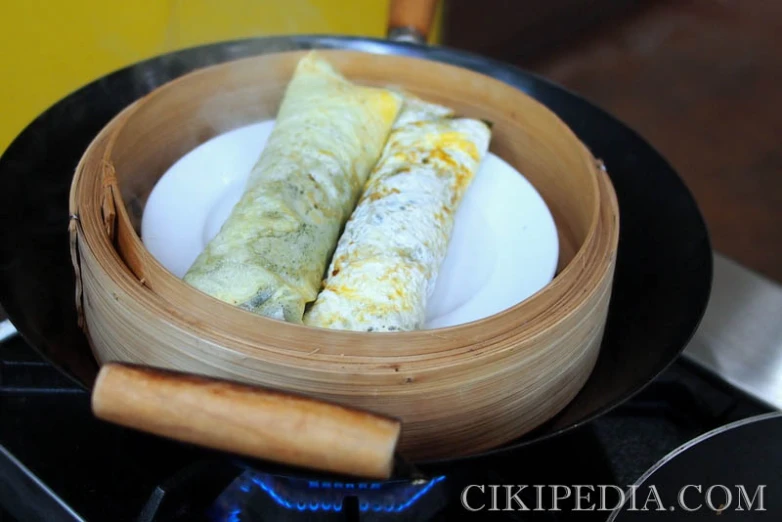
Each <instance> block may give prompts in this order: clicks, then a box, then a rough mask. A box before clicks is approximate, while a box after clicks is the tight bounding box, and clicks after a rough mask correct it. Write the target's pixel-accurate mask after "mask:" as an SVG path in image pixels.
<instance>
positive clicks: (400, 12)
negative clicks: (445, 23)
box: [387, 0, 440, 44]
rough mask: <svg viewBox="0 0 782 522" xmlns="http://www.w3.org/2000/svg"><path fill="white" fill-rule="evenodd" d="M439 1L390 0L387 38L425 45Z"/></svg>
mask: <svg viewBox="0 0 782 522" xmlns="http://www.w3.org/2000/svg"><path fill="white" fill-rule="evenodd" d="M439 1H440V0H391V5H390V10H389V14H388V31H387V37H388V38H389V39H390V40H396V41H409V42H414V43H418V44H426V42H427V40H428V39H429V34H430V33H431V31H432V25H433V23H434V16H435V12H436V11H437V4H438V2H439Z"/></svg>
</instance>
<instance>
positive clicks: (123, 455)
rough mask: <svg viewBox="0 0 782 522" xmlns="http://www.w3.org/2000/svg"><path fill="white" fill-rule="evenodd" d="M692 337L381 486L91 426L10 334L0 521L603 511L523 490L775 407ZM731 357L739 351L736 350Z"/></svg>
mask: <svg viewBox="0 0 782 522" xmlns="http://www.w3.org/2000/svg"><path fill="white" fill-rule="evenodd" d="M725 263H727V261H724V260H718V263H717V267H718V270H717V273H716V274H717V276H718V277H717V279H715V287H714V290H713V297H712V302H713V303H716V304H715V305H714V306H712V304H710V308H709V310H707V314H706V317H705V319H704V325H705V326H702V328H704V327H705V328H710V329H713V327H714V325H715V324H721V322H720V321H718V320H717V319H719V318H715V316H714V314H715V313H725V311H724V306H723V304H724V303H723V301H724V300H725V292H724V290H725V289H730V291H731V292H734V293H735V292H736V288H735V284H734V283H735V280H736V278H735V277H734V276H735V274H734V276H731V275H730V274H731V273H733V272H731V271H732V270H734V268H735V267H734V266H733V265H728V264H725ZM728 279H730V281H728ZM729 282H730V284H728V283H729ZM745 286H746V285H745ZM773 291H775V292H776V291H777V289H776V288H775V289H774V290H773ZM764 295H766V294H764ZM779 295H782V293H780V294H779ZM744 297H745V298H746V294H744ZM734 301H735V300H734V299H733V298H731V301H730V302H734ZM753 317H756V316H753ZM732 328H736V325H733V326H732ZM757 328H760V326H758V327H757ZM761 330H762V328H761ZM753 331H759V330H753ZM711 333H713V332H711ZM702 337H703V335H701V336H700V337H699V335H698V334H696V338H695V339H694V340H693V348H688V349H687V350H685V353H684V355H683V356H682V357H681V358H679V359H678V360H677V361H676V362H675V363H674V364H672V365H671V366H670V367H669V368H668V369H667V370H666V371H665V372H664V373H663V374H662V375H660V376H659V377H658V378H657V379H656V380H655V381H654V382H652V383H651V384H650V385H649V386H648V387H646V388H645V389H644V390H643V391H642V392H641V393H640V394H638V395H636V396H635V397H634V398H632V399H631V400H629V401H628V402H626V403H625V404H624V405H622V406H621V407H619V408H617V409H615V410H614V411H613V412H611V413H609V414H608V415H606V416H603V417H601V418H599V419H597V420H595V421H593V422H591V423H588V424H585V425H583V426H581V427H580V428H578V429H576V430H573V431H571V432H569V433H566V434H565V435H563V436H561V437H558V438H553V439H549V440H546V441H543V442H541V443H540V444H537V445H535V446H533V447H529V448H522V449H521V450H518V451H517V452H515V453H514V454H512V456H510V457H508V456H503V457H502V458H486V459H478V460H476V461H475V462H470V463H468V464H465V465H461V466H459V467H453V468H451V469H443V470H442V471H441V472H438V474H436V475H432V476H427V477H423V478H421V479H418V480H410V481H398V482H382V483H380V482H370V481H358V482H347V481H342V482H337V481H332V480H320V479H316V478H310V479H302V478H297V477H291V476H285V475H277V474H275V473H274V472H269V471H268V470H267V468H265V467H264V468H263V469H253V468H248V467H246V464H242V463H240V462H238V461H234V460H232V459H231V458H230V457H227V456H225V455H223V454H220V453H216V452H210V451H207V450H203V449H201V448H197V447H192V446H188V445H184V444H180V443H175V442H172V441H167V440H163V439H160V438H157V437H153V436H150V435H146V434H144V433H139V432H136V431H133V430H128V429H123V428H120V427H117V426H114V425H110V424H107V423H104V422H102V421H99V420H97V419H95V418H94V417H93V416H92V414H91V411H90V400H89V394H88V392H86V391H84V390H82V388H80V387H79V386H78V385H76V384H74V383H73V382H71V381H70V380H69V379H68V378H66V377H65V376H63V375H62V374H61V373H59V372H58V370H57V369H56V368H55V367H53V366H52V365H51V364H49V363H48V362H46V361H44V360H43V359H41V358H40V357H39V356H38V355H37V353H36V352H35V351H34V350H33V349H32V348H31V347H30V346H28V345H27V344H26V343H25V342H24V340H23V339H22V338H20V337H11V338H10V339H9V340H6V341H5V342H4V343H3V345H2V346H0V419H2V421H1V422H0V522H6V521H9V522H10V521H17V520H18V521H20V522H27V521H47V522H57V521H82V520H84V521H90V522H91V521H104V520H106V521H112V522H122V521H139V522H153V521H155V522H158V521H214V522H218V521H246V522H251V521H290V522H295V521H315V520H322V521H364V522H369V521H377V522H381V521H391V520H400V521H402V520H408V521H412V520H415V521H429V520H432V521H445V520H453V519H454V518H455V517H456V515H457V514H458V515H459V516H462V517H468V518H471V519H475V520H485V519H487V518H489V519H491V520H509V521H510V520H528V521H536V520H540V521H569V520H579V521H591V520H605V519H606V518H607V516H608V513H606V512H605V511H578V510H574V509H573V507H574V504H573V500H574V499H573V498H564V499H560V501H559V502H558V505H557V506H556V507H558V509H559V510H558V511H554V510H551V509H545V508H544V507H543V506H542V505H541V504H540V503H536V499H535V498H534V497H535V495H538V492H539V489H540V488H542V487H546V488H551V487H552V485H577V484H583V485H588V484H591V485H602V486H605V487H607V486H611V485H613V486H616V487H618V488H622V489H624V488H626V487H627V486H629V485H631V484H633V483H634V482H635V481H636V480H637V479H638V478H639V477H640V476H641V475H643V473H644V472H645V471H647V470H648V469H649V468H650V467H652V466H653V465H654V464H655V463H656V462H658V461H659V460H660V459H661V458H663V457H664V456H665V455H666V454H668V453H669V452H671V451H672V450H674V449H676V448H677V447H679V446H681V445H682V444H684V443H686V442H688V441H690V440H692V439H693V438H695V437H697V436H698V435H701V434H703V433H705V432H708V431H710V430H712V429H714V428H717V427H719V426H723V425H725V424H728V423H730V422H733V421H736V420H740V419H745V418H749V417H752V416H756V415H760V414H763V413H767V412H770V411H773V410H774V409H775V404H774V401H773V400H763V399H764V397H761V396H759V395H757V394H753V393H748V392H747V390H749V391H752V390H751V389H750V387H749V386H746V385H742V383H741V381H740V379H738V378H737V377H736V375H738V374H737V373H736V372H735V371H734V372H733V374H731V373H730V371H726V372H721V371H719V368H717V367H716V366H714V365H713V364H712V366H711V367H709V364H708V361H709V360H712V361H717V360H724V357H725V354H722V356H720V353H716V354H715V353H712V354H711V355H710V356H709V352H708V350H707V347H708V346H711V347H717V349H719V348H720V347H722V349H724V348H725V345H724V343H722V344H721V343H719V342H714V339H711V342H705V341H704V340H703V338H702ZM747 353H750V354H751V352H747ZM743 358H744V359H745V360H748V359H750V357H749V356H748V355H747V354H746V353H745V356H744V357H743ZM766 361H767V362H768V361H769V359H768V358H766ZM720 374H722V375H720ZM729 381H730V384H729V383H728V382H729ZM765 399H768V398H767V397H766V398H765ZM772 399H773V397H772ZM522 485H524V486H526V487H524V488H520V486H522ZM506 488H511V489H512V490H513V491H514V492H515V493H516V494H517V496H516V499H514V502H518V501H520V502H522V503H523V504H524V505H526V506H531V505H534V506H535V508H536V509H537V510H534V509H533V510H527V511H523V510H519V509H511V510H507V509H506V508H507V507H508V506H507V502H508V501H507V497H506V496H503V495H502V494H501V493H503V492H504V491H506ZM548 491H550V489H549V490H548ZM498 492H499V493H500V494H499V495H498ZM518 505H519V504H514V506H513V507H518ZM548 507H551V506H548Z"/></svg>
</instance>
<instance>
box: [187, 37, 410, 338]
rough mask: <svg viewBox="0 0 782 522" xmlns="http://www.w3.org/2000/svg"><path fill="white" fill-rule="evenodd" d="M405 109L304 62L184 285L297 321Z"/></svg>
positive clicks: (314, 60)
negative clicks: (229, 207)
mask: <svg viewBox="0 0 782 522" xmlns="http://www.w3.org/2000/svg"><path fill="white" fill-rule="evenodd" d="M402 103H403V97H402V96H401V95H400V94H398V93H396V92H394V91H391V90H387V89H380V88H373V87H365V86H359V85H354V84H352V83H351V82H349V81H347V80H346V79H345V78H344V77H343V76H342V75H341V74H339V73H338V72H337V71H336V70H335V69H334V68H333V67H332V66H331V65H330V64H329V63H328V62H326V61H324V60H323V59H322V58H321V57H320V56H318V55H317V54H316V53H315V52H314V51H313V52H311V53H309V54H307V55H306V56H305V57H304V58H303V59H302V60H301V61H300V62H299V63H298V65H297V67H296V70H295V71H294V74H293V77H292V79H291V81H290V83H289V84H288V86H287V89H286V92H285V95H284V97H283V100H282V104H281V106H280V109H279V111H278V114H277V119H276V122H275V125H274V129H273V130H272V133H271V135H270V137H269V140H268V142H267V145H266V147H265V148H264V150H263V152H262V153H261V155H260V158H259V160H258V162H257V163H256V165H255V166H254V168H253V170H252V172H251V174H250V176H249V179H248V182H247V185H246V187H245V191H244V193H243V195H242V197H241V199H240V200H239V202H238V203H237V204H236V205H235V206H234V208H233V210H232V212H231V214H230V216H229V217H228V219H227V220H226V222H225V223H224V224H223V226H222V228H221V229H220V231H219V233H218V234H217V235H216V237H215V238H214V239H213V240H212V241H210V242H209V244H208V245H207V246H206V248H205V249H204V251H203V252H202V253H201V254H200V255H199V256H198V258H197V259H196V260H195V262H194V263H193V265H192V266H191V268H190V269H189V270H188V272H187V273H186V274H185V276H184V281H185V282H187V283H188V284H190V285H192V286H194V287H195V288H198V289H199V290H201V291H203V292H205V293H206V294H209V295H211V296H213V297H215V298H217V299H220V300H222V301H225V302H227V303H231V304H233V305H236V306H239V307H241V308H244V309H247V310H250V311H252V312H255V313H258V314H260V315H264V316H268V317H272V318H275V319H280V320H285V321H288V322H294V323H301V322H302V316H303V314H304V308H305V305H306V304H307V303H309V302H312V301H314V300H315V298H316V297H317V294H318V291H319V290H320V287H321V281H322V278H323V273H324V272H325V269H326V266H327V265H328V263H329V260H330V259H331V255H332V253H333V251H334V248H335V247H336V244H337V240H338V238H339V232H340V230H341V229H342V227H343V225H344V223H345V221H346V220H347V219H348V218H349V217H350V214H351V212H352V211H353V209H354V207H355V205H356V201H357V199H358V197H359V195H360V194H361V190H362V189H363V187H364V184H365V182H366V180H367V177H368V175H369V173H370V171H371V170H372V168H373V166H374V165H375V164H376V162H377V160H378V158H379V157H380V155H381V153H382V151H383V147H384V145H385V143H386V141H387V138H388V136H389V133H390V131H391V128H392V126H393V124H394V122H395V121H396V119H397V116H398V115H399V111H400V109H401V107H402Z"/></svg>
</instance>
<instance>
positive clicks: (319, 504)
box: [241, 476, 445, 513]
mask: <svg viewBox="0 0 782 522" xmlns="http://www.w3.org/2000/svg"><path fill="white" fill-rule="evenodd" d="M251 480H252V482H253V483H254V484H255V485H256V486H258V487H259V488H260V489H261V490H262V491H263V492H264V493H266V494H267V495H268V496H269V498H271V499H272V500H273V501H274V502H275V503H276V504H277V505H279V506H281V507H283V508H285V509H290V510H295V511H299V512H305V511H308V512H318V511H333V512H339V511H342V504H341V503H340V502H325V501H317V500H313V501H310V502H302V501H295V502H294V501H292V500H290V499H286V498H285V497H284V495H283V494H281V493H280V492H279V490H278V489H277V488H275V486H274V485H273V484H271V483H269V482H268V481H266V480H264V479H263V478H261V477H252V478H251ZM443 480H445V476H439V477H436V478H434V479H432V480H430V481H429V482H427V483H426V484H425V485H424V486H423V487H421V488H420V489H418V490H417V491H416V492H415V493H414V494H413V495H411V496H410V497H409V498H407V499H406V500H405V501H404V502H402V503H391V504H381V503H370V502H369V501H368V500H366V499H362V500H361V501H360V502H359V510H360V511H361V512H367V511H373V512H375V513H380V512H385V513H401V512H402V511H405V510H407V509H409V508H411V507H412V506H413V505H414V504H415V503H416V502H418V501H419V500H420V499H421V498H423V497H424V495H426V494H427V493H429V491H431V489H432V488H433V487H434V486H435V485H437V484H438V483H440V482H442V481H443ZM391 485H393V484H391ZM308 486H309V489H320V490H324V489H328V490H334V489H344V490H351V489H352V490H356V489H358V490H364V491H368V490H379V489H382V488H383V486H384V484H382V483H357V484H355V483H341V482H335V483H332V482H317V481H310V482H309V483H308ZM386 486H388V485H386ZM241 489H242V491H245V492H246V491H248V488H247V487H245V486H243V487H241Z"/></svg>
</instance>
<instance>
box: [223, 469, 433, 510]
mask: <svg viewBox="0 0 782 522" xmlns="http://www.w3.org/2000/svg"><path fill="white" fill-rule="evenodd" d="M444 481H445V476H438V477H435V478H433V479H431V480H416V481H391V482H332V481H319V480H305V479H297V478H291V477H283V476H275V475H270V474H265V473H260V472H257V471H253V470H247V471H245V472H244V473H242V474H241V475H240V476H239V477H238V478H236V479H235V480H234V481H233V482H232V483H231V484H230V485H229V486H228V488H226V489H225V491H223V493H222V494H221V495H220V496H219V497H218V499H217V500H216V502H215V504H214V506H213V507H212V509H211V510H210V515H211V516H210V520H211V521H212V522H229V521H236V522H240V521H241V522H248V521H256V520H258V521H262V520H290V521H294V520H310V519H311V517H312V516H313V514H315V513H317V514H318V515H319V516H321V517H323V516H326V517H328V515H331V517H328V519H329V520H361V521H367V522H368V521H378V522H380V521H383V520H391V519H393V520H405V519H408V520H428V519H429V518H430V517H432V516H433V515H434V514H435V513H436V512H437V511H439V510H440V509H442V507H443V506H444V505H445V498H444V495H443V493H444V492H445V488H444V484H442V483H443V482H444ZM324 519H325V518H324Z"/></svg>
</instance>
